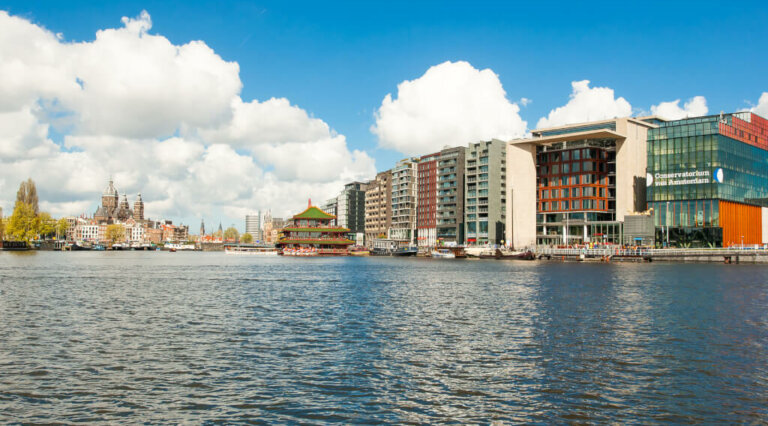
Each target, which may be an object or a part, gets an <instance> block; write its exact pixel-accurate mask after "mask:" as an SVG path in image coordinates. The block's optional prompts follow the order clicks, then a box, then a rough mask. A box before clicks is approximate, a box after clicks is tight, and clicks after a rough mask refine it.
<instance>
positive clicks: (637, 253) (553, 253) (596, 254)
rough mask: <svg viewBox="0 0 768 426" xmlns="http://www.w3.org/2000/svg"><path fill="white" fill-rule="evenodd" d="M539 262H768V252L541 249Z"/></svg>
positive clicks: (753, 249) (760, 250) (742, 250)
mask: <svg viewBox="0 0 768 426" xmlns="http://www.w3.org/2000/svg"><path fill="white" fill-rule="evenodd" d="M536 258H537V259H552V260H569V261H573V260H579V261H605V262H610V261H636V262H656V261H662V262H663V261H670V262H723V263H729V264H730V263H768V249H764V248H760V249H755V248H727V249H724V248H713V249H646V248H642V249H641V248H638V249H620V248H599V249H586V248H538V249H537V250H536Z"/></svg>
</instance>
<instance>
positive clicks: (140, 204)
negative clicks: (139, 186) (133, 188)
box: [133, 192, 144, 222]
mask: <svg viewBox="0 0 768 426" xmlns="http://www.w3.org/2000/svg"><path fill="white" fill-rule="evenodd" d="M133 220H135V221H137V222H138V221H140V220H144V201H143V200H142V199H141V192H139V195H138V196H137V197H136V201H134V202H133Z"/></svg>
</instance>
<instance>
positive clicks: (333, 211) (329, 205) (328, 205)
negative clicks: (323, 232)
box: [320, 197, 339, 226]
mask: <svg viewBox="0 0 768 426" xmlns="http://www.w3.org/2000/svg"><path fill="white" fill-rule="evenodd" d="M338 203H339V199H338V197H333V198H329V199H328V200H326V201H325V203H324V204H323V205H322V206H320V210H322V211H324V212H326V213H328V214H330V215H333V216H337V210H338V205H339V204H338ZM337 220H338V216H337V218H336V219H333V220H331V223H330V224H331V225H334V226H336V225H337V223H336V222H337Z"/></svg>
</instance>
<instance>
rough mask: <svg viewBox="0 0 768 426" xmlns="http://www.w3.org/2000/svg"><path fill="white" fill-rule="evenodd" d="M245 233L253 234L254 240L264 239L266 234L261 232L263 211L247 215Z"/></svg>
mask: <svg viewBox="0 0 768 426" xmlns="http://www.w3.org/2000/svg"><path fill="white" fill-rule="evenodd" d="M245 233H246V234H251V237H253V241H262V240H263V239H264V236H263V235H262V233H261V212H260V211H257V212H256V214H249V215H245Z"/></svg>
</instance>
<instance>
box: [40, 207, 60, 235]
mask: <svg viewBox="0 0 768 426" xmlns="http://www.w3.org/2000/svg"><path fill="white" fill-rule="evenodd" d="M54 232H56V221H55V220H54V219H53V218H52V217H51V215H50V214H49V213H46V212H42V213H40V214H39V215H38V216H37V233H38V234H39V235H40V237H41V238H42V237H47V236H50V235H51V234H53V233H54Z"/></svg>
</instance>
